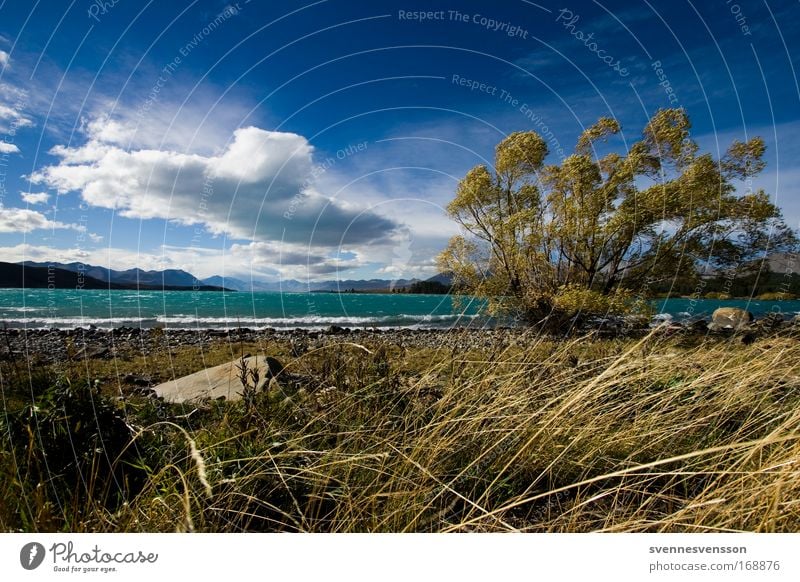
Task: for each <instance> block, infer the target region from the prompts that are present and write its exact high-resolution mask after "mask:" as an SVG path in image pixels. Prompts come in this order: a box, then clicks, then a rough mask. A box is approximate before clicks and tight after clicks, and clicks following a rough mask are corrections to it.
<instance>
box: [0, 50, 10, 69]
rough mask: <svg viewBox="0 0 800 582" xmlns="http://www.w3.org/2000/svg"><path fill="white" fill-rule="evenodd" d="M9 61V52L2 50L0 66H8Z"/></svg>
mask: <svg viewBox="0 0 800 582" xmlns="http://www.w3.org/2000/svg"><path fill="white" fill-rule="evenodd" d="M8 63H9V57H8V53H7V52H6V51H0V67H7V66H8Z"/></svg>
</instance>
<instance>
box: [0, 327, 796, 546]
mask: <svg viewBox="0 0 800 582" xmlns="http://www.w3.org/2000/svg"><path fill="white" fill-rule="evenodd" d="M284 348H285V347H284ZM284 348H280V347H279V346H266V349H267V350H268V353H270V352H271V353H273V354H274V353H276V352H275V351H274V350H278V349H284ZM184 357H186V356H185V354H184ZM198 362H199V360H198ZM284 364H285V365H286V372H285V377H278V378H277V379H276V380H275V381H272V382H271V383H270V384H269V388H268V389H267V390H263V391H260V392H259V393H258V394H256V395H255V397H254V400H251V401H250V402H248V405H247V406H245V404H244V403H242V402H217V401H214V402H205V403H199V404H197V405H169V404H165V403H163V402H161V401H159V400H157V399H155V398H152V397H147V396H144V395H139V396H137V395H135V394H132V393H131V394H128V393H124V392H123V391H121V388H120V384H119V382H116V383H115V382H108V383H107V384H108V385H96V384H95V383H94V382H87V378H82V379H81V378H80V376H77V375H76V374H77V372H76V371H75V370H73V371H71V372H69V373H68V375H66V376H64V375H61V376H59V375H58V374H55V375H54V374H53V372H52V371H49V370H47V369H36V370H29V369H25V368H24V367H22V368H20V366H19V364H18V363H16V362H11V361H6V362H3V363H2V367H1V368H0V372H2V377H1V379H2V391H3V398H4V403H5V414H4V415H3V417H2V420H1V421H0V422H1V423H2V427H0V428H1V429H2V437H1V442H2V448H0V528H1V529H2V530H4V531H73V532H79V531H143V532H156V531H174V530H175V529H176V528H177V529H179V530H183V531H187V530H188V531H213V532H226V531H303V532H351V531H358V532H411V531H425V532H428V531H434V532H456V531H515V530H518V531H537V532H583V531H662V532H673V531H690V532H702V531H759V532H768V531H798V530H800V504H798V502H797V500H798V499H800V468H799V467H798V459H800V343H799V342H798V341H797V339H796V338H795V337H791V336H790V335H786V336H785V337H781V336H775V337H771V338H764V339H760V340H758V341H756V342H754V343H752V344H751V345H742V344H740V343H738V342H737V341H736V340H735V339H733V340H731V339H721V340H720V339H704V338H700V340H695V341H693V342H686V341H683V340H682V339H680V338H665V337H662V336H659V335H655V334H651V335H650V336H648V337H646V338H644V339H615V340H600V339H595V338H593V337H586V338H581V339H577V340H576V339H570V340H553V339H547V338H545V337H541V338H539V337H535V336H530V337H529V338H528V339H527V340H526V341H524V342H521V341H509V342H504V343H503V344H502V346H501V344H500V343H498V344H497V346H496V347H494V348H492V347H489V348H481V349H474V348H473V349H467V348H464V349H457V348H441V349H436V348H426V349H423V348H418V349H417V348H414V349H411V348H405V347H401V346H400V345H397V344H394V343H392V342H387V341H385V340H384V341H379V340H376V342H375V343H374V344H369V345H357V344H353V343H348V342H347V341H339V340H336V343H329V344H328V345H327V346H325V347H323V348H321V349H317V350H310V351H308V352H307V353H305V354H303V355H300V356H298V357H296V358H294V359H289V360H287V361H285V362H284ZM130 365H131V364H130V363H128V362H125V361H122V360H120V361H117V362H115V366H116V367H117V368H118V369H119V374H123V373H128V372H129V370H126V366H130ZM137 365H138V364H137ZM200 367H202V366H200ZM70 375H71V376H72V377H70Z"/></svg>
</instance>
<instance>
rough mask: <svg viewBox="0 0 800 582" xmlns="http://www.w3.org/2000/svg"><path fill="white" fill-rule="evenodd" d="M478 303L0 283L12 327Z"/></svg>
mask: <svg viewBox="0 0 800 582" xmlns="http://www.w3.org/2000/svg"><path fill="white" fill-rule="evenodd" d="M654 305H655V306H656V308H657V310H658V312H659V315H658V316H657V317H658V318H661V319H663V318H673V319H676V320H686V319H697V318H701V317H706V318H707V317H709V316H710V315H711V313H712V312H713V311H714V309H716V308H717V307H720V306H731V307H742V308H745V309H749V310H750V311H752V312H753V314H754V315H755V316H756V317H763V316H764V315H766V314H767V313H769V312H770V311H780V312H781V313H783V314H784V316H785V317H787V318H790V317H794V315H796V314H800V301H755V300H753V301H746V300H732V301H717V300H710V299H701V300H689V299H668V300H658V301H654ZM481 306H482V303H481V302H480V301H477V300H468V299H463V298H462V303H458V302H454V301H453V300H452V298H451V297H449V296H447V295H402V294H341V295H339V294H334V293H222V292H197V293H193V292H189V291H166V292H162V291H138V292H137V291H89V290H81V291H77V290H72V289H53V290H50V289H0V321H2V322H5V324H6V325H8V326H9V327H28V328H50V327H58V328H74V327H80V326H83V327H88V326H89V325H95V326H97V327H101V328H110V327H120V326H132V327H154V326H165V327H167V328H198V327H199V328H235V327H249V328H252V329H258V328H267V327H272V328H296V327H300V328H309V329H321V328H326V327H328V326H331V325H339V326H342V327H412V328H446V327H451V326H484V325H493V324H495V323H497V322H495V321H492V320H491V319H489V318H486V317H485V316H482V315H479V311H480V307H481Z"/></svg>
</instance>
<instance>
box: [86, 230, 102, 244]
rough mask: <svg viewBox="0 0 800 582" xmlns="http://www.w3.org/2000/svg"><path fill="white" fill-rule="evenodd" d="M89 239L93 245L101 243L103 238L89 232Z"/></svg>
mask: <svg viewBox="0 0 800 582" xmlns="http://www.w3.org/2000/svg"><path fill="white" fill-rule="evenodd" d="M89 238H90V239H91V241H92V242H94V243H99V242H103V236H102V235H100V234H97V233H96V232H90V233H89Z"/></svg>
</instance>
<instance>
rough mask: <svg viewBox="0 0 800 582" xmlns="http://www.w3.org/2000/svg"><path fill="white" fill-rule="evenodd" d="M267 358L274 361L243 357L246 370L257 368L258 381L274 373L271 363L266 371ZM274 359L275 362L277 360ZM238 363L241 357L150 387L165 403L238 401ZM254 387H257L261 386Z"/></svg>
mask: <svg viewBox="0 0 800 582" xmlns="http://www.w3.org/2000/svg"><path fill="white" fill-rule="evenodd" d="M267 360H274V358H267V357H264V356H251V357H248V358H245V362H247V368H248V370H252V369H256V368H257V369H258V372H259V376H260V377H261V379H262V381H261V383H263V381H264V380H265V379H267V378H272V377H273V376H274V374H273V373H271V372H274V371H275V367H274V363H273V365H272V368H273V369H272V370H270V367H271V366H270V364H269V363H268V361H267ZM275 361H276V362H277V360H275ZM240 363H241V359H236V360H233V361H232V362H228V363H227V364H220V365H219V366H214V367H213V368H206V369H205V370H200V371H199V372H195V373H194V374H189V375H188V376H183V377H182V378H175V379H174V380H170V381H168V382H164V383H163V384H159V385H158V386H155V387H154V388H153V390H154V391H155V393H156V395H158V396H159V397H161V398H163V399H164V400H166V401H167V402H173V403H176V404H180V403H183V402H191V401H195V400H201V399H205V398H209V399H211V400H217V399H222V398H224V399H225V400H240V399H241V398H242V382H241V380H239V375H240V373H239V365H240ZM258 388H259V389H261V386H259V387H258Z"/></svg>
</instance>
